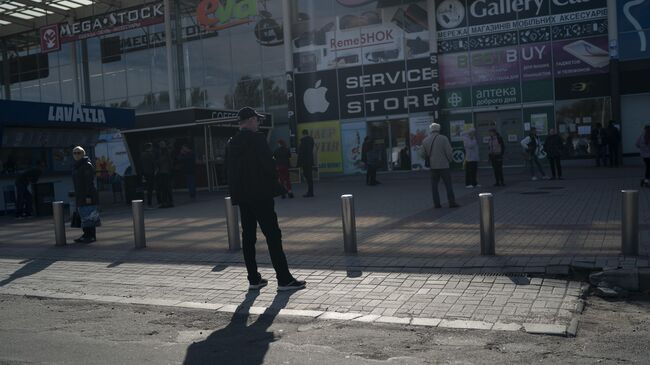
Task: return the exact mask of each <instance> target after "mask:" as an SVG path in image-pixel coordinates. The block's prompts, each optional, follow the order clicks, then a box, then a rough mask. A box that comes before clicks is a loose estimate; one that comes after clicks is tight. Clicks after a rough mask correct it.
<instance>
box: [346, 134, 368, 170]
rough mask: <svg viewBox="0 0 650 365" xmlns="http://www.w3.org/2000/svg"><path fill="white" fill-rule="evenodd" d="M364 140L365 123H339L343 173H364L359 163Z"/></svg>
mask: <svg viewBox="0 0 650 365" xmlns="http://www.w3.org/2000/svg"><path fill="white" fill-rule="evenodd" d="M365 138H366V122H353V123H345V122H341V139H342V142H343V172H344V173H346V174H354V173H357V172H362V171H364V166H363V162H362V161H361V146H362V145H363V140H364V139H365Z"/></svg>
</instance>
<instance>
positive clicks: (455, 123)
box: [449, 120, 465, 142]
mask: <svg viewBox="0 0 650 365" xmlns="http://www.w3.org/2000/svg"><path fill="white" fill-rule="evenodd" d="M464 131H465V121H464V120H451V121H449V135H450V137H451V141H452V142H461V141H462V140H463V132H464Z"/></svg>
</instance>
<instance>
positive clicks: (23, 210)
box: [14, 161, 43, 219]
mask: <svg viewBox="0 0 650 365" xmlns="http://www.w3.org/2000/svg"><path fill="white" fill-rule="evenodd" d="M42 174H43V169H42V166H41V161H38V162H36V166H34V167H32V168H29V169H27V170H25V171H23V172H22V173H21V174H20V175H18V177H17V178H16V181H15V182H14V184H15V185H16V218H17V219H23V218H30V217H31V216H32V210H33V200H34V197H33V196H32V193H31V192H30V191H29V186H30V185H32V184H36V183H37V182H38V179H39V178H40V177H41V175H42Z"/></svg>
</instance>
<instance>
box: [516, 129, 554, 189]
mask: <svg viewBox="0 0 650 365" xmlns="http://www.w3.org/2000/svg"><path fill="white" fill-rule="evenodd" d="M521 147H523V149H524V156H525V158H526V160H528V162H529V163H530V179H531V180H533V181H536V180H537V176H536V175H535V165H537V169H538V170H539V173H540V174H541V175H542V179H544V180H548V177H547V176H546V173H544V169H543V168H542V164H541V163H540V162H539V159H540V156H542V155H543V154H544V152H543V150H542V142H541V141H540V140H539V137H538V136H537V129H535V127H532V128H530V132H529V134H528V136H527V137H526V138H524V139H523V140H522V141H521ZM542 158H543V157H542Z"/></svg>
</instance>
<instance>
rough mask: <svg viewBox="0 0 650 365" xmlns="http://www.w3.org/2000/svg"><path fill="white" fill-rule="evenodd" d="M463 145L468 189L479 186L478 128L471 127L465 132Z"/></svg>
mask: <svg viewBox="0 0 650 365" xmlns="http://www.w3.org/2000/svg"><path fill="white" fill-rule="evenodd" d="M462 137H463V147H464V148H465V187H466V188H467V189H472V188H477V187H480V186H481V185H479V184H478V181H477V175H478V157H479V153H478V149H479V146H478V140H477V139H476V130H475V129H474V128H471V129H470V130H468V131H467V132H466V133H463V135H462Z"/></svg>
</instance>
